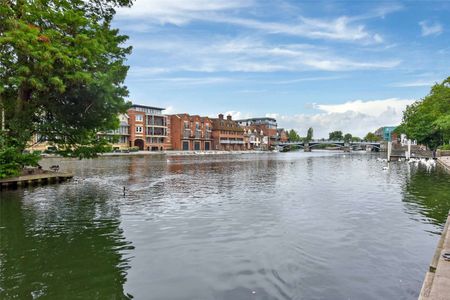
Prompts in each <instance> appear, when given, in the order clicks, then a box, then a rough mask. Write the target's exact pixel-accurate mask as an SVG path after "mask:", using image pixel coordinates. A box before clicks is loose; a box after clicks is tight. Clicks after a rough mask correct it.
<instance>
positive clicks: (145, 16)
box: [117, 0, 251, 26]
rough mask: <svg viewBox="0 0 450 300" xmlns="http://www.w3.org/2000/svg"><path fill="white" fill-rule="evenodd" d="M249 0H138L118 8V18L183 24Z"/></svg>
mask: <svg viewBox="0 0 450 300" xmlns="http://www.w3.org/2000/svg"><path fill="white" fill-rule="evenodd" d="M250 4H251V1H250V0H215V1H210V0H151V1H149V0H138V1H135V2H134V3H133V6H132V7H126V8H121V9H118V11H117V17H118V18H119V19H127V20H129V19H139V20H140V22H142V20H146V21H148V22H150V23H160V24H166V23H168V24H174V25H178V26H180V25H184V24H186V23H189V22H191V21H192V20H195V19H199V18H200V17H201V16H202V15H203V14H208V13H211V12H217V11H225V10H230V9H236V8H243V7H247V6H249V5H250Z"/></svg>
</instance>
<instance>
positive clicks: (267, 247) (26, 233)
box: [0, 151, 450, 300]
mask: <svg viewBox="0 0 450 300" xmlns="http://www.w3.org/2000/svg"><path fill="white" fill-rule="evenodd" d="M46 163H48V164H50V165H51V164H54V162H52V161H46ZM60 165H61V167H62V168H63V169H65V170H72V171H73V172H75V174H76V175H77V176H76V179H75V180H74V181H72V182H68V183H66V184H64V185H61V186H47V187H40V188H36V189H31V190H26V191H14V192H8V193H2V194H1V197H2V198H1V199H0V205H1V206H0V209H1V210H0V212H1V215H0V217H1V219H0V236H1V246H0V276H1V278H0V298H8V297H10V296H14V295H17V296H18V297H19V298H27V297H30V295H31V293H32V292H33V293H34V295H37V296H39V295H41V294H42V295H46V296H47V295H48V296H49V298H87V299H90V298H106V299H111V298H112V299H114V298H116V299H117V298H126V297H130V296H129V295H128V293H130V294H132V295H133V296H134V297H136V298H137V299H147V298H150V297H151V298H154V299H170V300H173V299H349V298H351V299H417V296H418V292H419V290H420V287H421V284H422V280H423V275H424V273H425V271H426V269H427V266H428V264H429V261H430V258H431V256H432V253H433V251H434V247H435V245H436V241H437V238H438V236H437V235H436V234H430V232H437V231H438V229H439V228H440V226H441V224H442V222H443V221H444V218H445V215H446V213H447V211H448V209H449V208H450V203H449V202H448V201H450V199H448V195H449V194H450V185H449V180H450V176H448V175H446V174H444V173H440V171H436V172H435V171H432V172H428V173H427V172H426V171H425V170H421V169H414V168H411V167H410V166H409V165H408V164H405V163H392V164H391V165H390V168H389V170H385V169H384V168H383V167H384V166H385V164H382V163H380V162H378V161H377V160H376V157H373V156H372V155H366V154H357V153H354V154H346V155H345V156H344V155H343V154H340V155H339V154H335V153H321V152H319V151H316V152H312V153H303V152H302V153H287V154H273V155H271V154H269V155H267V154H261V155H237V156H233V155H225V156H183V157H166V156H162V155H154V156H153V155H152V156H140V157H138V156H136V157H134V156H133V157H114V158H106V157H105V158H100V159H96V160H83V161H70V160H67V161H63V162H62V163H60ZM124 186H125V187H126V188H127V193H126V196H123V193H122V191H123V187H124ZM130 242H132V245H133V246H134V247H135V248H132V247H131V244H130ZM92 295H94V296H92ZM44 298H46V297H44Z"/></svg>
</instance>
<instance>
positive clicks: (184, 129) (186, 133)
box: [168, 114, 213, 151]
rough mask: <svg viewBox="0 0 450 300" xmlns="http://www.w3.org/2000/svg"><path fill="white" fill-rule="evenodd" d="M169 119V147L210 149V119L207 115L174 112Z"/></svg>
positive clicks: (190, 149)
mask: <svg viewBox="0 0 450 300" xmlns="http://www.w3.org/2000/svg"><path fill="white" fill-rule="evenodd" d="M168 118H169V120H170V126H169V128H170V141H171V149H173V150H184V151H194V150H195V151H208V150H212V149H213V147H212V143H213V137H212V121H211V119H210V118H208V117H200V116H197V115H195V116H191V115H188V114H176V115H171V116H168Z"/></svg>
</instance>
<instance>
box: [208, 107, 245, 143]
mask: <svg viewBox="0 0 450 300" xmlns="http://www.w3.org/2000/svg"><path fill="white" fill-rule="evenodd" d="M212 121H213V129H212V136H213V140H214V143H213V144H214V150H222V151H223V150H227V151H228V150H245V145H244V129H242V128H241V127H240V126H239V124H238V123H237V122H236V121H233V120H232V118H231V116H227V118H226V119H224V117H223V115H222V114H220V115H219V118H217V119H212Z"/></svg>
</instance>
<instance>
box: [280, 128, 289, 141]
mask: <svg viewBox="0 0 450 300" xmlns="http://www.w3.org/2000/svg"><path fill="white" fill-rule="evenodd" d="M277 137H278V142H280V143H286V142H288V141H289V134H288V132H287V131H286V130H284V128H278V129H277Z"/></svg>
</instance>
